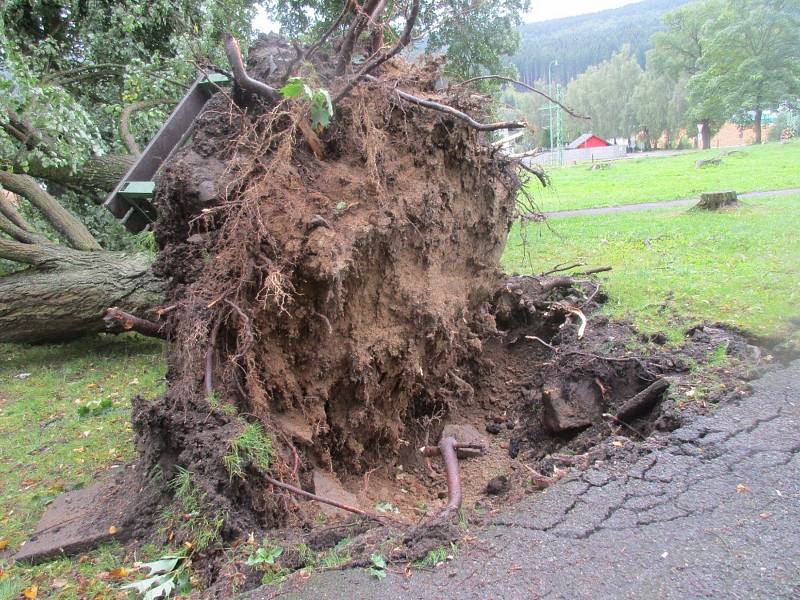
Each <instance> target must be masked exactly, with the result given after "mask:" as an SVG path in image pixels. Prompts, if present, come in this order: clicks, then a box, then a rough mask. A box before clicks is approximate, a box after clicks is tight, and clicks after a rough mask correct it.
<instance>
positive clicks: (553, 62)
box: [547, 59, 558, 158]
mask: <svg viewBox="0 0 800 600" xmlns="http://www.w3.org/2000/svg"><path fill="white" fill-rule="evenodd" d="M554 66H556V67H557V66H558V60H557V59H554V60H551V61H550V64H549V65H547V95H548V96H550V97H551V98H552V97H553V67H554ZM547 112H548V115H549V117H550V129H549V130H548V131H549V134H550V136H549V137H550V157H551V158H552V156H553V103H552V102H550V103H549V104H548V106H547Z"/></svg>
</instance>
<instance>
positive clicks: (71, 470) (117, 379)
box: [0, 334, 165, 599]
mask: <svg viewBox="0 0 800 600" xmlns="http://www.w3.org/2000/svg"><path fill="white" fill-rule="evenodd" d="M164 371H165V366H164V362H163V359H162V344H161V342H158V341H155V340H151V339H147V338H142V337H140V336H138V335H134V334H126V335H122V336H106V335H98V336H89V337H86V338H83V339H80V340H77V341H75V342H72V343H70V344H59V345H41V346H21V345H12V344H2V345H0V439H2V440H3V442H2V444H0V482H2V484H0V540H6V541H7V542H8V551H9V552H10V553H14V552H15V551H16V550H17V549H19V547H20V545H21V544H22V543H23V542H24V541H25V539H26V538H27V537H28V536H29V535H30V534H31V533H32V532H33V528H34V527H35V525H36V522H37V521H38V520H39V518H40V517H41V516H42V514H43V513H44V511H45V509H46V508H47V505H48V504H49V503H50V502H51V501H52V500H53V499H54V498H55V497H56V496H58V495H59V494H61V493H62V492H64V491H68V490H72V489H77V488H80V487H83V486H86V485H88V484H90V483H92V482H93V481H96V480H97V479H99V478H102V477H103V473H104V472H105V471H109V470H111V469H113V468H116V466H118V465H122V464H124V463H126V462H128V461H130V460H132V459H133V457H134V448H133V444H132V438H133V433H132V431H131V428H130V401H131V398H132V397H133V396H135V395H137V394H139V395H142V396H144V397H146V398H151V397H155V396H157V395H158V394H161V393H163V387H164ZM160 554H163V549H152V553H151V551H150V550H148V549H145V550H141V551H140V552H139V553H138V555H137V559H143V558H150V557H153V558H154V557H157V556H159V555H160ZM129 562H130V561H127V557H126V556H125V550H124V549H123V548H122V547H121V546H119V545H117V544H107V545H104V546H102V547H100V548H99V549H97V550H95V551H93V552H90V553H87V554H86V557H85V558H84V559H83V560H82V561H78V560H70V559H67V558H63V559H57V560H54V561H50V562H47V563H44V564H42V565H36V566H31V565H27V564H19V563H14V564H12V563H10V562H7V561H4V560H2V559H0V572H3V573H4V575H5V578H4V579H0V599H5V598H17V597H19V590H20V589H24V588H28V587H30V586H31V585H37V586H38V588H39V592H38V597H40V598H45V597H46V598H64V599H72V598H94V597H95V596H98V597H100V598H103V597H109V598H111V597H113V596H114V594H116V590H115V589H114V586H115V585H116V583H115V582H113V581H109V580H103V579H99V578H98V574H100V573H103V572H109V571H111V570H113V569H115V568H117V567H122V566H125V564H127V563H129ZM54 584H55V585H54Z"/></svg>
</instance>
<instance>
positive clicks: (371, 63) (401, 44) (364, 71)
mask: <svg viewBox="0 0 800 600" xmlns="http://www.w3.org/2000/svg"><path fill="white" fill-rule="evenodd" d="M381 7H382V4H381V2H379V3H378V6H376V7H375V10H376V12H377V10H378V8H381ZM417 15H419V0H413V2H412V4H411V12H410V14H409V15H408V18H407V19H406V26H405V29H404V30H403V35H401V36H400V39H399V40H397V43H396V44H395V45H394V47H393V48H392V49H391V50H389V51H388V52H385V53H378V54H376V55H375V56H373V57H372V58H371V59H369V60H368V61H367V62H366V63H364V65H363V66H362V67H361V69H359V71H358V73H356V75H355V77H353V78H352V79H351V80H350V81H349V82H348V83H347V85H345V86H344V88H343V89H342V90H341V91H340V92H339V93H338V94H336V98H334V100H333V103H334V104H336V103H337V102H339V101H340V100H341V99H342V98H345V97H346V96H347V95H348V94H349V93H350V92H351V91H352V89H353V88H354V87H355V86H356V84H358V82H359V81H361V80H362V79H364V78H366V76H367V75H369V74H370V73H371V72H372V71H374V70H375V69H377V68H378V67H379V66H381V65H382V64H383V63H385V62H386V61H387V60H389V59H391V58H392V57H394V56H396V55H397V54H398V53H399V52H400V51H401V50H402V49H403V48H405V47H406V46H407V45H408V44H409V42H410V41H411V31H412V30H413V29H414V24H415V23H416V22H417Z"/></svg>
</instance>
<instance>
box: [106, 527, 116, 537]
mask: <svg viewBox="0 0 800 600" xmlns="http://www.w3.org/2000/svg"><path fill="white" fill-rule="evenodd" d="M108 533H109V535H114V534H115V533H117V528H116V527H114V526H113V525H112V526H111V527H109V528H108Z"/></svg>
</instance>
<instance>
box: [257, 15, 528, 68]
mask: <svg viewBox="0 0 800 600" xmlns="http://www.w3.org/2000/svg"><path fill="white" fill-rule="evenodd" d="M266 4H267V6H268V9H269V10H270V13H271V14H272V15H275V18H276V20H277V21H278V22H279V23H280V25H281V28H282V30H283V31H284V32H285V33H288V34H289V35H291V36H293V37H305V38H308V39H314V38H316V37H318V36H319V34H320V33H321V32H322V31H324V30H326V29H327V28H328V27H330V26H331V25H332V24H333V23H334V22H335V21H336V18H337V17H338V15H339V14H341V12H342V9H343V8H344V6H345V2H343V1H342V0H268V1H267V3H266ZM529 4H530V1H529V0H499V1H496V2H490V1H488V0H477V1H476V0H444V1H442V0H438V1H435V0H423V1H422V2H421V4H420V19H419V26H418V29H419V32H418V33H417V35H419V36H420V38H419V42H418V45H417V47H418V48H420V49H421V48H425V49H426V50H427V51H429V52H440V51H441V52H446V53H447V58H448V65H447V69H448V72H449V73H451V74H452V75H454V76H456V77H461V78H468V77H473V76H476V75H482V74H485V73H487V72H490V73H505V72H508V70H509V65H508V64H507V63H506V62H505V60H504V57H507V56H510V55H511V54H513V53H514V51H515V50H516V48H517V45H518V44H519V34H518V32H517V29H518V27H519V24H520V22H521V18H522V14H523V13H524V12H525V11H527V10H528V7H529ZM405 8H406V3H404V2H402V1H400V2H397V1H392V0H390V1H388V2H387V3H386V7H385V9H384V10H385V11H386V12H387V14H389V15H393V16H395V17H398V18H397V19H396V22H397V26H398V27H401V26H402V22H403V20H402V18H399V17H401V16H402V14H403V12H404V10H405ZM385 35H386V36H389V37H395V36H396V35H397V31H386V32H385Z"/></svg>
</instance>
